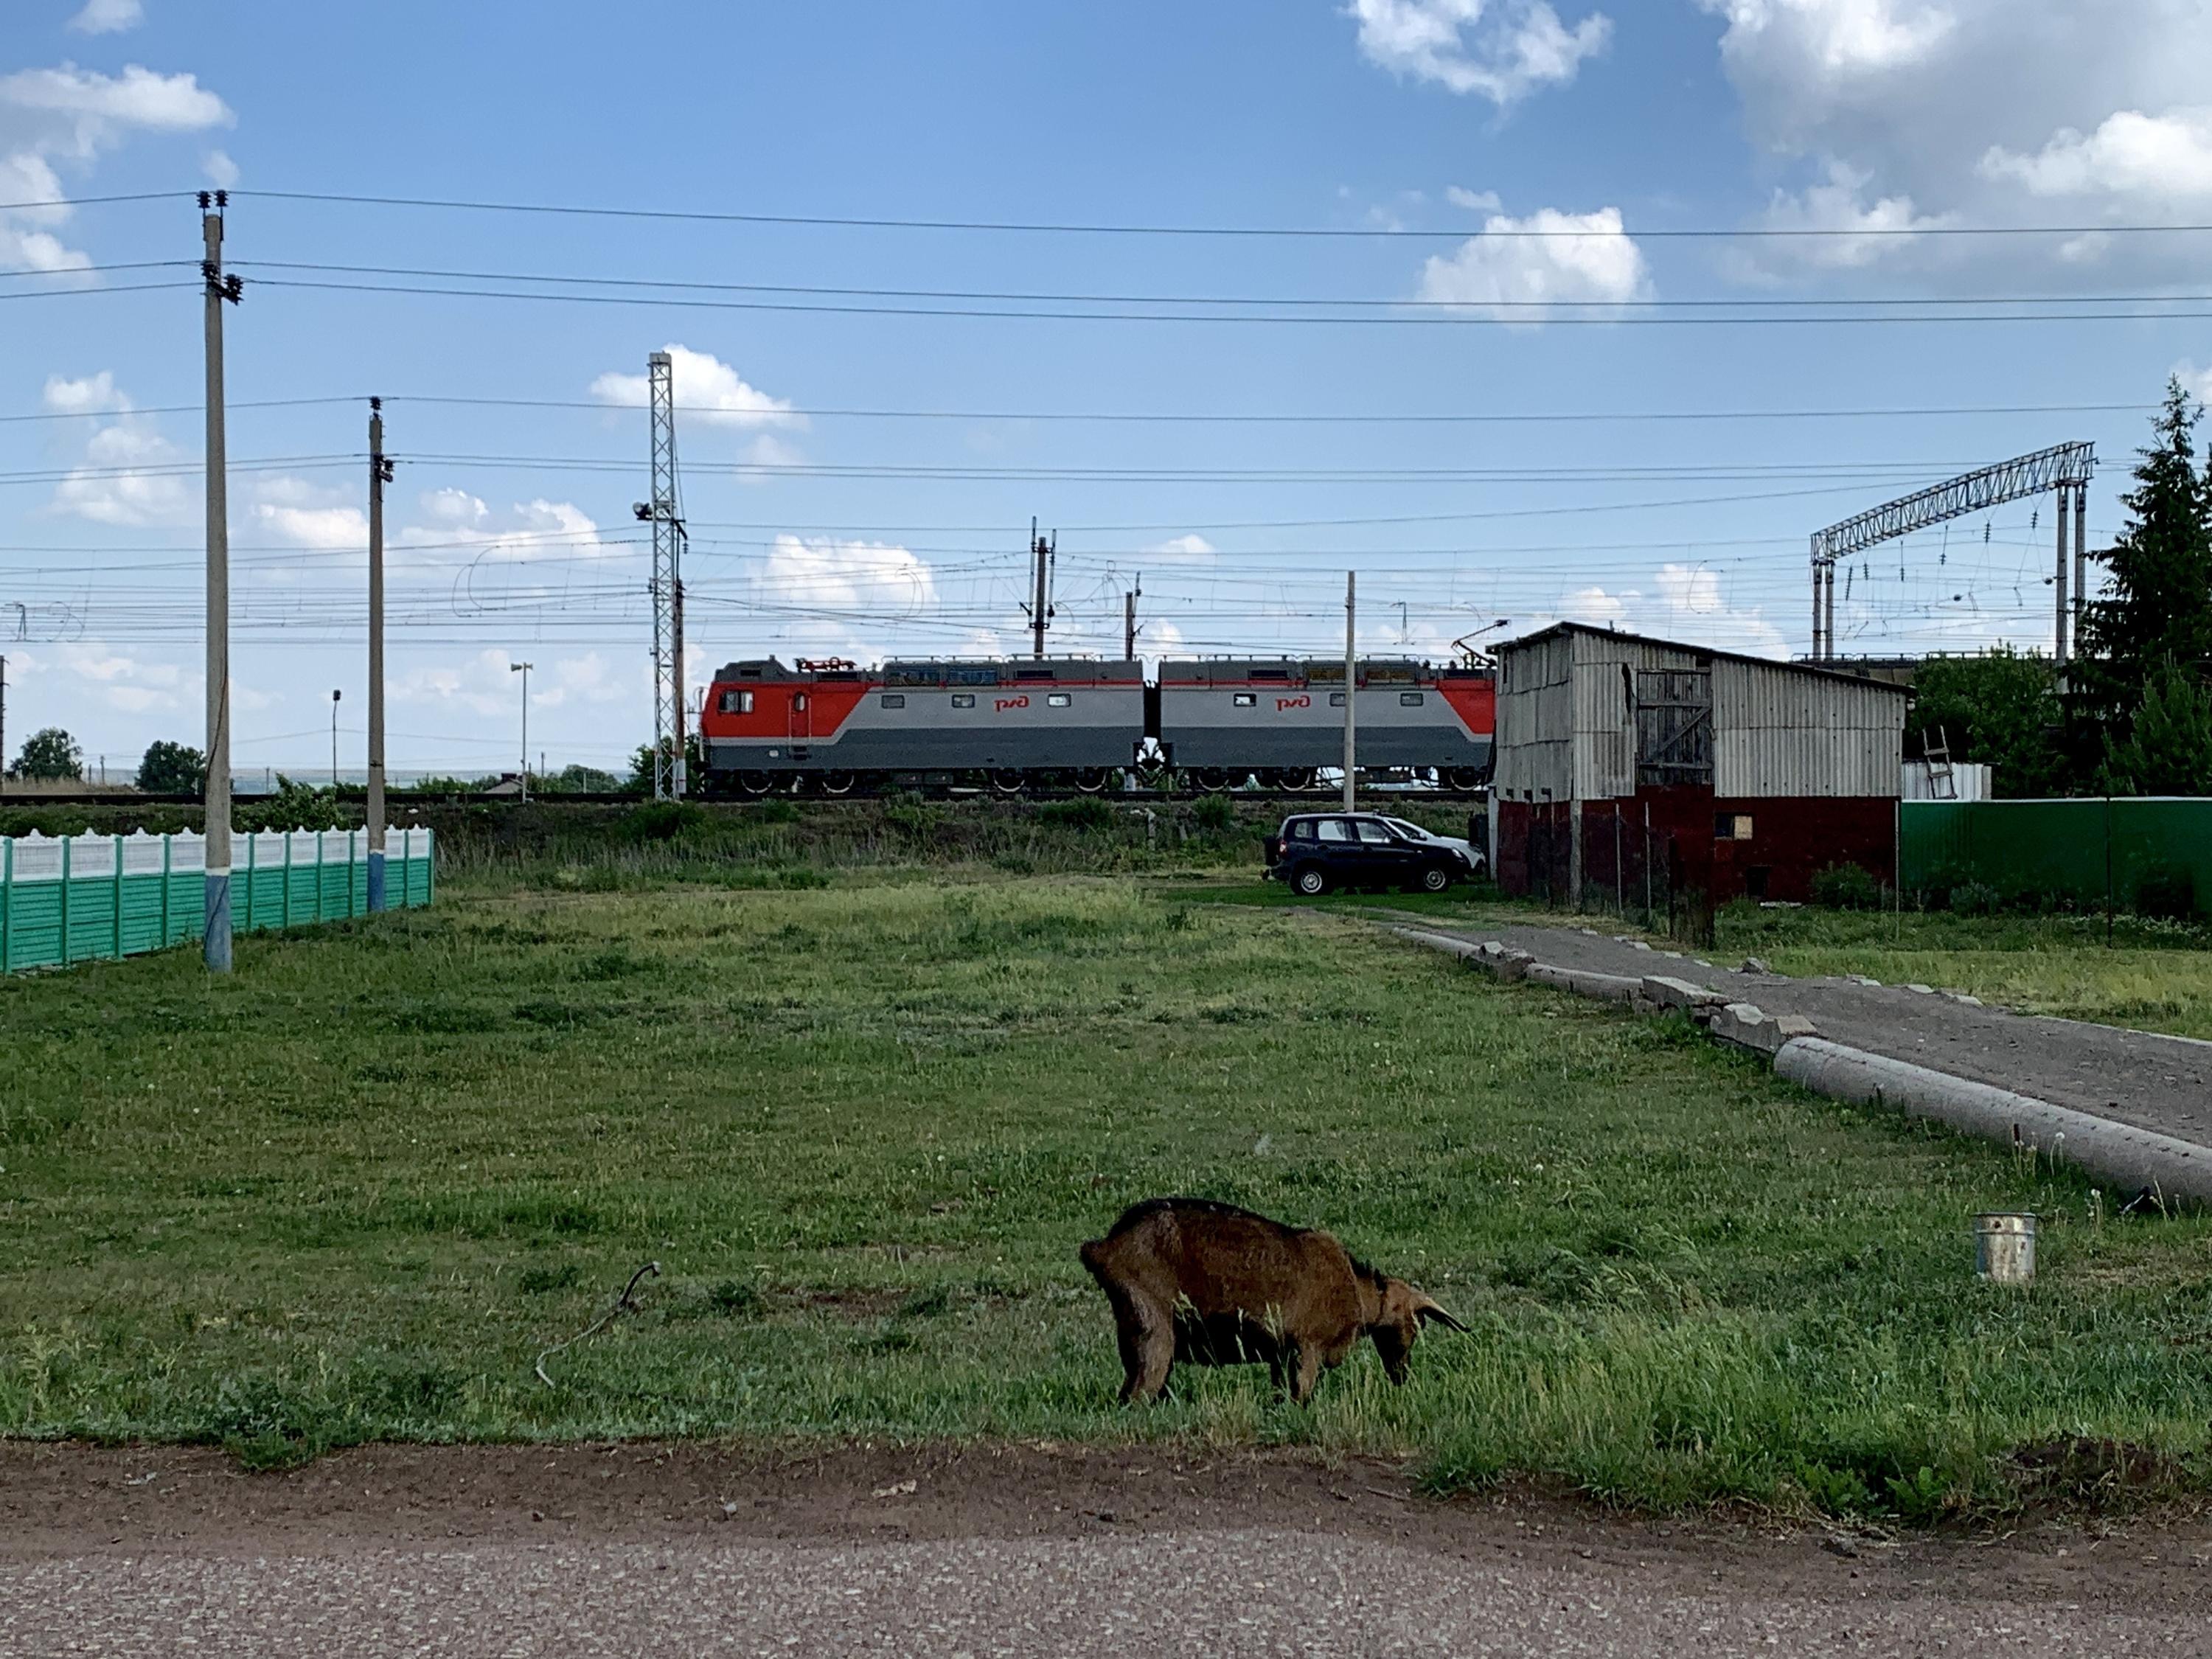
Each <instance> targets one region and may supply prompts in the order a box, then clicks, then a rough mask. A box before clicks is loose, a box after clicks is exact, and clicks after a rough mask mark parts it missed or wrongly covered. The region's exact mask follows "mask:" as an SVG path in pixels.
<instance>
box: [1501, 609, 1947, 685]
mask: <svg viewBox="0 0 2212 1659" xmlns="http://www.w3.org/2000/svg"><path fill="white" fill-rule="evenodd" d="M1559 634H1588V635H1590V636H1591V637H1592V638H1595V639H1601V640H1626V641H1629V642H1630V643H1632V644H1635V645H1656V646H1659V647H1662V648H1663V649H1665V650H1668V651H1693V652H1695V653H1698V654H1699V656H1701V657H1725V658H1727V659H1729V661H1731V662H1742V663H1750V664H1751V665H1753V666H1754V667H1759V668H1771V669H1774V670H1776V671H1779V672H1782V673H1788V674H1811V675H1814V676H1816V677H1818V678H1821V679H1827V680H1842V681H1844V682H1845V683H1846V684H1850V685H1864V686H1871V687H1872V688H1874V689H1875V690H1877V691H1893V692H1895V693H1896V694H1897V695H1898V696H1901V697H1910V696H1911V695H1912V691H1911V688H1910V687H1908V686H1902V685H1893V684H1890V683H1889V682H1888V681H1887V680H1878V679H1875V678H1871V677H1870V676H1868V675H1865V674H1848V673H1844V672H1843V671H1840V670H1838V669H1834V668H1822V667H1820V666H1819V665H1816V664H1813V663H1804V662H1782V661H1778V660H1777V659H1774V658H1772V657H1759V656H1754V655H1753V654H1752V653H1750V652H1748V651H1723V650H1721V649H1720V648H1719V647H1716V646H1710V645H1699V644H1696V643H1694V642H1692V641H1688V640H1662V639H1661V638H1659V637H1658V636H1657V635H1652V634H1630V633H1626V632H1624V631H1623V630H1622V629H1618V628H1595V627H1592V626H1591V625H1590V624H1589V623H1578V622H1557V623H1553V624H1552V625H1551V626H1550V627H1549V628H1540V629H1537V630H1536V631H1535V632H1534V633H1533V634H1523V635H1522V636H1521V637H1520V638H1519V639H1517V640H1505V641H1501V642H1500V643H1498V644H1497V645H1495V646H1492V647H1491V653H1492V655H1493V656H1497V657H1499V658H1503V657H1504V655H1505V654H1506V653H1508V652H1512V651H1519V650H1522V649H1523V648H1524V647H1528V646H1532V645H1534V644H1536V643H1537V642H1539V641H1543V640H1548V639H1551V638H1553V636H1554V635H1559Z"/></svg>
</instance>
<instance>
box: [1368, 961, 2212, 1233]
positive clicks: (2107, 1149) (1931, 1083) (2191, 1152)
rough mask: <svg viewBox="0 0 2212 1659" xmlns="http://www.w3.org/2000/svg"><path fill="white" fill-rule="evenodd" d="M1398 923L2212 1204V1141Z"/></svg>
mask: <svg viewBox="0 0 2212 1659" xmlns="http://www.w3.org/2000/svg"><path fill="white" fill-rule="evenodd" d="M1389 931H1390V932H1391V933H1395V934H1396V935H1397V936H1398V937H1399V938H1400V939H1406V940H1407V941H1408V942H1410V943H1412V944H1415V945H1424V946H1426V947H1427V948H1428V949H1430V950H1431V951H1442V952H1443V953H1444V954H1445V955H1447V956H1451V957H1457V958H1458V959H1459V960H1460V961H1461V962H1462V963H1466V964H1467V965H1468V967H1471V968H1480V969H1484V970H1486V971H1487V972H1489V973H1492V974H1495V975H1497V976H1498V978H1499V979H1501V980H1505V981H1515V980H1522V979H1526V980H1529V981H1534V982H1535V983H1537V984H1539V985H1548V986H1551V987H1553V988H1555V989H1558V990H1562V991H1572V992H1574V993H1575V994H1577V995H1579V996H1587V997H1596V998H1599V999H1601V1000H1604V1001H1607V1002H1619V1003H1626V1004H1627V1005H1628V1006H1630V1007H1632V1008H1633V1009H1635V1010H1636V1011H1638V1012H1647V1013H1656V1012H1660V1011H1662V1010H1666V1009H1674V1010H1679V1011H1680V1012H1686V1013H1687V1014H1688V1015H1689V1017H1690V1018H1692V1019H1693V1020H1695V1021H1697V1022H1698V1023H1699V1024H1701V1025H1703V1026H1704V1027H1705V1030H1707V1032H1709V1033H1710V1034H1711V1036H1713V1037H1714V1038H1716V1039H1717V1041H1720V1042H1727V1043H1729V1044H1731V1045H1733V1046H1735V1047H1736V1048H1745V1049H1748V1050H1750V1051H1752V1052H1753V1053H1755V1054H1764V1055H1765V1056H1767V1057H1769V1058H1770V1059H1771V1060H1772V1062H1773V1066H1774V1070H1775V1074H1776V1075H1777V1076H1778V1077H1781V1078H1783V1079H1785V1080H1787V1081H1789V1082H1791V1083H1795V1084H1796V1085H1798V1086H1799V1087H1801V1088H1806V1089H1810V1090H1811V1091H1813V1092H1814V1093H1815V1094H1820V1095H1826V1096H1827V1097H1829V1098H1830V1099H1831V1100H1844V1101H1850V1102H1851V1103H1853V1104H1855V1105H1868V1106H1886V1107H1893V1108H1895V1109H1897V1110H1899V1111H1902V1112H1905V1113H1908V1114H1910V1115H1912V1116H1914V1117H1925V1118H1932V1119H1934V1120H1936V1121H1937V1122H1940V1123H1943V1124H1947V1125H1948V1126H1949V1127H1952V1128H1954V1129H1957V1130H1959V1131H1960V1132H1961V1133H1966V1134H1971V1135H1978V1136H1980V1137H1981V1138H1982V1139H1984V1140H1994V1141H1996V1142H1998V1143H1999V1144H2000V1145H2004V1146H2027V1147H2029V1148H2031V1149H2032V1150H2033V1151H2034V1152H2037V1153H2039V1154H2040V1155H2041V1156H2043V1157H2045V1158H2051V1159H2053V1160H2054V1161H2063V1162H2065V1163H2068V1164H2074V1165H2075V1166H2077V1167H2078V1168H2080V1169H2081V1170H2086V1171H2087V1173H2088V1174H2090V1175H2093V1176H2096V1177H2097V1178H2098V1179H2099V1180H2100V1181H2106V1182H2112V1184H2113V1185H2114V1186H2115V1187H2117V1188H2123V1189H2124V1190H2125V1191H2126V1192H2127V1193H2128V1194H2130V1195H2132V1194H2136V1193H2138V1192H2141V1191H2143V1190H2145V1189H2148V1190H2149V1191H2150V1192H2151V1193H2153V1194H2155V1195H2156V1196H2157V1198H2158V1199H2159V1200H2160V1202H2161V1203H2172V1202H2175V1201H2177V1200H2179V1201H2185V1202H2191V1203H2196V1204H2203V1205H2212V1146H2197V1145H2196V1144H2195V1143H2193V1142H2191V1141H2186V1140H2177V1139H2174V1138H2173V1137H2172V1135H2162V1134H2159V1133H2155V1132H2154V1131H2152V1130H2149V1129H2137V1128H2135V1127H2130V1125H2128V1124H2124V1123H2115V1122H2113V1121H2112V1120H2111V1119H2109V1118H2102V1117H2095V1116H2092V1115H2090V1114H2089V1113H2087V1112H2077V1111H2075V1110H2074V1109H2072V1108H2071V1107H2068V1106H2057V1105H2053V1104H2052V1103H2051V1102H2049V1101H2047V1100H2037V1099H2035V1098H2034V1097H2033V1096H2029V1095H2021V1094H2015V1093H2014V1092H2013V1091H2011V1090H2009V1089H1999V1088H1996V1087H1994V1086H1993V1085H1990V1084H1986V1083H1976V1082H1973V1081H1972V1080H1971V1079H1966V1078H1962V1077H1954V1076H1952V1075H1951V1074H1950V1073H1948V1072H1937V1071H1931V1070H1930V1069H1929V1068H1928V1067H1927V1066H1915V1065H1913V1064H1912V1063H1911V1061H1910V1060H1892V1059H1890V1058H1889V1057H1888V1056H1887V1055H1886V1054H1869V1053H1867V1052H1866V1051H1865V1050H1864V1049H1862V1048H1848V1047H1846V1046H1845V1045H1844V1044H1843V1043H1840V1042H1829V1041H1827V1040H1826V1038H1824V1037H1822V1036H1820V1033H1819V1031H1818V1030H1817V1029H1816V1028H1815V1027H1814V1024H1813V1022H1812V1021H1811V1020H1809V1019H1808V1018H1805V1017H1804V1016H1803V1015H1802V1014H1783V1015H1772V1014H1768V1013H1765V1012H1762V1011H1761V1010H1759V1008H1757V1007H1755V1006H1753V1005H1751V1004H1749V1003H1745V1002H1729V1001H1727V1000H1726V999H1725V998H1723V996H1722V995H1721V994H1719V993H1718V992H1717V991H1708V990H1706V989H1705V987H1703V986H1698V985H1692V984H1691V983H1690V982H1689V981H1686V980H1681V979H1676V978H1674V977H1671V976H1669V975H1659V974H1654V975H1647V976H1645V977H1644V978H1642V979H1631V978H1629V977H1628V976H1627V975H1624V974H1599V973H1592V972H1589V971H1587V970H1584V969H1567V968H1555V967H1553V965H1552V964H1550V963H1543V962H1538V961H1536V960H1535V959H1534V957H1530V956H1529V954H1528V952H1527V951H1516V950H1513V949H1511V948H1510V947H1509V946H1508V945H1505V944H1504V943H1503V942H1502V941H1500V940H1498V939H1490V940H1487V941H1486V942H1485V943H1483V944H1480V945H1476V944H1474V943H1473V942H1472V941H1470V940H1468V939H1455V938H1454V937H1452V936H1451V935H1450V934H1449V933H1430V932H1428V931H1426V930H1425V929H1422V928H1418V927H1392V928H1390V929H1389Z"/></svg>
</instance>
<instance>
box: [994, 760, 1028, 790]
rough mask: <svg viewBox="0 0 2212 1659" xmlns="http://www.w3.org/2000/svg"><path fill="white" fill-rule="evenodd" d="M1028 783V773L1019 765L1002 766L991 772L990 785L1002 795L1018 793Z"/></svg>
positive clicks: (1026, 786)
mask: <svg viewBox="0 0 2212 1659" xmlns="http://www.w3.org/2000/svg"><path fill="white" fill-rule="evenodd" d="M1029 783H1030V778H1029V774H1028V773H1026V772H1024V771H1023V770H1022V769H1020V768H1019V767H1014V766H1002V767H1000V769H998V770H997V771H995V772H994V773H992V774H991V787H992V788H994V789H995V790H997V791H998V792H999V793H1000V794H1002V795H1018V794H1020V793H1022V791H1023V790H1024V789H1026V788H1028V787H1029Z"/></svg>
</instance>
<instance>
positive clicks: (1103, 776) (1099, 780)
mask: <svg viewBox="0 0 2212 1659" xmlns="http://www.w3.org/2000/svg"><path fill="white" fill-rule="evenodd" d="M1109 776H1111V774H1110V773H1109V772H1108V771H1107V770H1106V769H1105V768H1104V767H1103V766H1087V767H1085V768H1084V769H1082V770H1081V771H1079V772H1078V773H1076V775H1075V787H1077V788H1078V789H1079V790H1081V791H1082V792H1083V793H1085V794H1086V795H1095V794H1097V793H1098V792H1099V791H1100V790H1102V789H1103V788H1105V787H1106V781H1107V779H1108V778H1109Z"/></svg>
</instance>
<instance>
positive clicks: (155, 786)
mask: <svg viewBox="0 0 2212 1659" xmlns="http://www.w3.org/2000/svg"><path fill="white" fill-rule="evenodd" d="M206 781H207V757H205V756H204V755H202V754H201V753H200V751H199V750H197V749H193V748H191V747H189V746H187V745H186V744H181V743H170V742H168V741H167V740H166V739H163V740H160V741H157V742H155V743H152V744H149V745H148V746H147V749H146V755H145V758H144V759H143V760H141V761H140V762H139V763H138V787H140V788H141V789H143V790H144V791H145V792H146V793H148V794H149V795H197V793H199V792H200V790H201V788H202V787H203V786H204V784H205V783H206Z"/></svg>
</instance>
